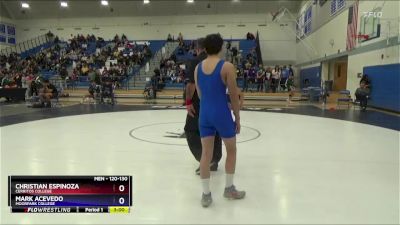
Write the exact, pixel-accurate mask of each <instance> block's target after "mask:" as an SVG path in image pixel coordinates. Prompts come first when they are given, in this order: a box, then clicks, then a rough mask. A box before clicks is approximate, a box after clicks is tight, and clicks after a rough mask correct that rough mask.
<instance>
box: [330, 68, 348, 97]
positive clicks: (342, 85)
mask: <svg viewBox="0 0 400 225" xmlns="http://www.w3.org/2000/svg"><path fill="white" fill-rule="evenodd" d="M346 88H347V62H337V63H335V69H334V78H333V90H334V91H341V90H346Z"/></svg>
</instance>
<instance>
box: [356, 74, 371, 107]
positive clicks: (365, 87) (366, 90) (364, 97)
mask: <svg viewBox="0 0 400 225" xmlns="http://www.w3.org/2000/svg"><path fill="white" fill-rule="evenodd" d="M370 92H371V81H370V80H369V78H368V75H367V74H364V75H363V76H362V78H361V80H360V87H359V88H357V90H356V93H355V96H356V100H357V101H359V102H360V107H361V109H362V110H363V111H365V110H366V109H367V105H368V97H369V95H370Z"/></svg>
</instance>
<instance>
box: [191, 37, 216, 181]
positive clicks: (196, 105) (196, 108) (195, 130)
mask: <svg viewBox="0 0 400 225" xmlns="http://www.w3.org/2000/svg"><path fill="white" fill-rule="evenodd" d="M203 40H204V39H203V38H201V39H199V40H197V57H196V58H195V59H193V60H192V61H190V62H189V63H188V68H187V72H186V75H185V80H186V88H185V93H184V96H186V98H185V99H186V101H185V105H186V109H187V112H188V114H187V116H186V124H185V128H184V129H185V135H186V140H187V143H188V145H189V148H190V151H191V152H192V154H193V156H194V157H195V159H196V160H197V161H198V162H200V159H201V153H202V145H201V138H200V131H199V113H200V99H199V96H198V95H197V91H196V85H195V80H194V70H195V68H196V66H197V64H199V63H200V62H201V61H203V60H204V59H206V58H207V53H206V52H205V49H204V47H203ZM221 158H222V141H221V137H220V136H219V135H218V134H217V135H216V136H215V141H214V151H213V158H212V160H211V164H210V170H211V171H216V170H217V169H218V162H219V161H220V160H221ZM196 174H197V175H200V168H198V169H197V170H196Z"/></svg>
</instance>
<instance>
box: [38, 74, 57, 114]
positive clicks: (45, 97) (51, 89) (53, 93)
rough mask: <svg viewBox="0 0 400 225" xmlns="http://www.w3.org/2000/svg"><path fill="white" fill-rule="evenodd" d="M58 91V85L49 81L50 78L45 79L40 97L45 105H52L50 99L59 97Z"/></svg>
mask: <svg viewBox="0 0 400 225" xmlns="http://www.w3.org/2000/svg"><path fill="white" fill-rule="evenodd" d="M57 97H58V91H57V88H56V86H54V85H53V84H52V83H50V82H49V80H48V79H44V80H43V87H42V89H41V90H40V94H39V99H40V102H41V103H42V104H43V105H44V106H48V107H50V106H51V105H50V99H52V98H57Z"/></svg>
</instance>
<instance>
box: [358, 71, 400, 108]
mask: <svg viewBox="0 0 400 225" xmlns="http://www.w3.org/2000/svg"><path fill="white" fill-rule="evenodd" d="M363 72H364V74H367V75H368V77H369V78H370V80H371V87H372V88H371V101H370V102H369V105H371V106H376V107H379V108H384V109H390V110H394V111H397V112H400V64H388V65H379V66H367V67H364V70H363Z"/></svg>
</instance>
